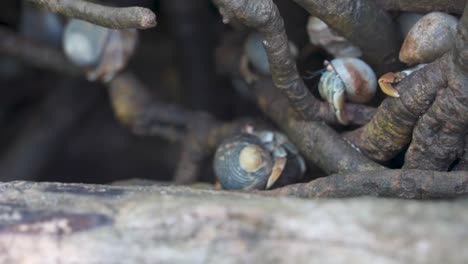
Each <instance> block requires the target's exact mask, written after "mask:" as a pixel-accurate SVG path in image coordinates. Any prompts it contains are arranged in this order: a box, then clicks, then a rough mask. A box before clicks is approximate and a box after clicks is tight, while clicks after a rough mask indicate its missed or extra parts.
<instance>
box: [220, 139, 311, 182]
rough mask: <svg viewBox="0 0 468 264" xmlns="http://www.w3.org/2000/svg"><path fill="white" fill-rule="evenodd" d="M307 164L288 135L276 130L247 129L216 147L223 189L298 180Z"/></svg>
mask: <svg viewBox="0 0 468 264" xmlns="http://www.w3.org/2000/svg"><path fill="white" fill-rule="evenodd" d="M305 169H306V167H305V163H304V160H303V158H302V157H301V156H300V155H299V153H298V150H297V149H296V147H295V146H294V145H293V144H292V143H291V142H289V140H288V139H287V138H286V136H285V135H284V134H282V133H280V132H275V131H268V130H262V131H246V132H243V133H241V134H238V135H236V136H233V137H231V138H228V139H227V140H225V141H224V142H223V143H222V144H221V145H220V146H219V147H218V149H217V151H216V154H215V158H214V171H215V174H216V177H217V179H218V180H219V182H220V183H221V186H222V187H223V188H224V189H235V190H239V189H240V190H251V189H260V190H263V189H270V188H272V187H273V186H277V187H280V186H284V185H287V184H290V183H293V182H297V181H298V180H299V179H300V178H301V177H302V175H303V174H304V172H305Z"/></svg>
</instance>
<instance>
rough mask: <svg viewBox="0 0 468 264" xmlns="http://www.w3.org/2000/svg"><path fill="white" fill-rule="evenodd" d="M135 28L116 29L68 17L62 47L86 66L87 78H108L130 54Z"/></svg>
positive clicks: (104, 79)
mask: <svg viewBox="0 0 468 264" xmlns="http://www.w3.org/2000/svg"><path fill="white" fill-rule="evenodd" d="M137 37H138V35H137V31H136V30H135V29H125V30H115V29H109V28H105V27H101V26H98V25H94V24H91V23H89V22H86V21H83V20H78V19H71V20H70V21H69V22H68V24H67V26H66V27H65V32H64V37H63V48H64V51H65V54H66V55H67V57H68V58H69V59H70V60H71V61H72V62H73V63H75V64H76V65H78V66H81V67H83V68H85V69H86V71H87V77H88V79H89V80H92V81H94V80H97V79H99V80H103V81H109V80H111V79H112V78H113V77H114V76H115V74H116V73H118V72H119V71H120V70H122V69H123V68H124V67H125V65H126V63H127V62H128V59H129V58H130V57H131V55H132V54H133V51H134V50H135V46H136V42H137Z"/></svg>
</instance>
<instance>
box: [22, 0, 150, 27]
mask: <svg viewBox="0 0 468 264" xmlns="http://www.w3.org/2000/svg"><path fill="white" fill-rule="evenodd" d="M28 1H30V2H32V3H34V4H37V5H39V6H41V7H44V8H47V9H48V10H50V11H52V12H55V13H59V14H62V15H64V16H66V17H70V18H77V19H81V20H86V21H88V22H90V23H93V24H96V25H100V26H103V27H107V28H113V29H126V28H138V29H147V28H152V27H155V26H156V15H155V14H154V13H153V12H152V11H151V10H149V9H147V8H143V7H122V8H117V7H108V6H103V5H99V4H95V3H91V2H86V1H82V0H28Z"/></svg>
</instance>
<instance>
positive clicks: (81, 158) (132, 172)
mask: <svg viewBox="0 0 468 264" xmlns="http://www.w3.org/2000/svg"><path fill="white" fill-rule="evenodd" d="M102 2H103V4H106V5H113V6H143V7H148V8H150V9H151V10H153V11H154V12H155V13H156V15H157V21H158V25H157V27H155V28H152V29H148V30H141V31H139V33H140V34H139V43H138V46H137V49H136V52H135V54H134V56H133V57H132V59H131V61H130V63H129V65H128V69H130V70H131V71H132V72H133V73H134V74H135V75H136V76H137V77H138V78H139V79H140V80H141V81H142V82H143V83H144V84H145V85H146V86H147V87H148V88H150V89H151V92H152V93H153V95H154V96H155V97H156V98H157V99H158V100H160V101H164V102H168V103H174V104H178V105H181V106H183V107H185V108H187V109H193V110H204V111H208V112H210V113H212V114H213V115H214V116H215V117H216V118H218V119H220V120H226V121H227V120H233V119H235V118H238V117H244V116H249V117H254V118H259V119H263V117H262V116H261V114H260V113H259V111H258V110H257V109H256V107H255V104H254V102H253V100H249V98H248V96H245V95H242V93H239V92H237V91H238V90H239V89H237V90H236V88H235V85H233V83H235V82H234V81H233V80H232V72H230V71H231V69H232V67H229V65H226V64H229V63H230V60H233V59H232V57H234V60H236V58H237V56H238V54H239V48H241V47H242V46H243V41H244V39H245V36H246V34H247V33H248V29H246V28H243V27H242V26H240V25H236V24H235V23H234V25H233V26H232V25H224V24H223V23H222V19H221V17H220V16H219V14H218V11H217V9H216V8H215V7H214V6H213V5H212V4H211V2H210V1H208V0H190V1H187V0H185V1H183V0H164V1H152V0H140V1H129V0H126V1H102ZM275 2H276V4H277V5H278V7H279V9H280V11H281V14H282V15H283V17H284V19H285V23H286V30H287V33H288V35H289V37H290V39H291V40H292V41H293V42H294V43H295V44H296V46H297V48H298V50H299V56H298V64H299V68H300V70H301V72H304V71H309V70H314V69H318V68H320V67H321V63H322V62H323V59H325V58H326V57H327V55H326V54H325V53H324V52H322V51H321V50H319V49H317V48H316V47H312V46H310V44H309V43H308V37H307V33H306V24H307V19H308V15H307V13H306V11H304V10H303V9H301V8H299V7H298V6H296V5H295V4H294V3H292V1H285V0H283V1H282V0H278V1H275ZM64 22H65V19H64V18H63V17H60V16H57V15H50V14H48V15H47V14H44V12H40V11H38V10H37V9H36V8H35V7H34V6H30V5H29V4H26V3H25V2H24V1H2V2H1V3H0V24H1V26H2V27H4V28H8V29H10V30H12V31H15V32H16V33H17V34H19V35H22V36H24V37H27V38H29V39H31V40H32V41H34V42H41V43H44V44H47V45H50V46H52V47H56V48H57V49H61V30H62V28H61V27H62V26H63V24H64ZM226 43H227V44H228V45H226ZM230 49H233V50H232V51H231V50H230ZM312 54H313V56H312ZM311 58H313V59H311ZM237 59H238V58H237ZM309 82H310V81H309ZM312 85H313V84H312ZM0 87H1V88H0V89H1V91H2V92H1V96H0V180H2V181H4V180H16V179H22V180H35V181H59V182H85V183H108V182H112V181H116V180H121V179H127V178H148V179H152V180H157V181H170V180H171V179H172V177H173V174H174V171H175V169H176V165H177V161H178V160H179V157H180V149H181V146H180V143H177V142H171V141H167V140H164V139H160V138H158V137H142V136H137V135H133V134H132V133H131V131H129V130H128V129H127V128H125V127H123V126H122V125H121V124H119V123H118V121H117V120H116V119H115V118H114V114H113V112H112V108H111V105H110V102H109V96H108V93H107V91H106V89H105V88H104V86H103V85H101V84H97V83H91V82H87V81H86V80H84V78H82V79H79V78H78V79H77V78H75V79H74V78H71V77H67V76H64V75H60V74H57V73H54V72H51V71H47V70H41V69H39V68H37V67H36V68H35V67H31V66H29V65H27V64H24V63H21V62H19V61H17V60H16V59H15V58H12V57H8V56H5V55H0ZM201 175H203V177H202V180H204V181H210V182H212V181H213V173H212V169H211V162H210V160H207V162H206V165H205V166H204V168H203V173H202V174H201Z"/></svg>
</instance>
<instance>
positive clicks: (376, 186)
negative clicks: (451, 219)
mask: <svg viewBox="0 0 468 264" xmlns="http://www.w3.org/2000/svg"><path fill="white" fill-rule="evenodd" d="M257 193H259V194H264V195H271V196H296V197H301V198H345V197H356V196H378V197H392V198H405V199H451V198H457V197H461V196H466V195H467V194H468V173H467V172H464V171H463V172H435V171H423V170H385V171H366V172H359V173H353V174H335V175H330V176H327V177H325V178H319V179H316V180H313V181H311V182H309V183H298V184H293V185H288V186H285V187H282V188H279V189H275V190H271V191H257Z"/></svg>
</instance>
